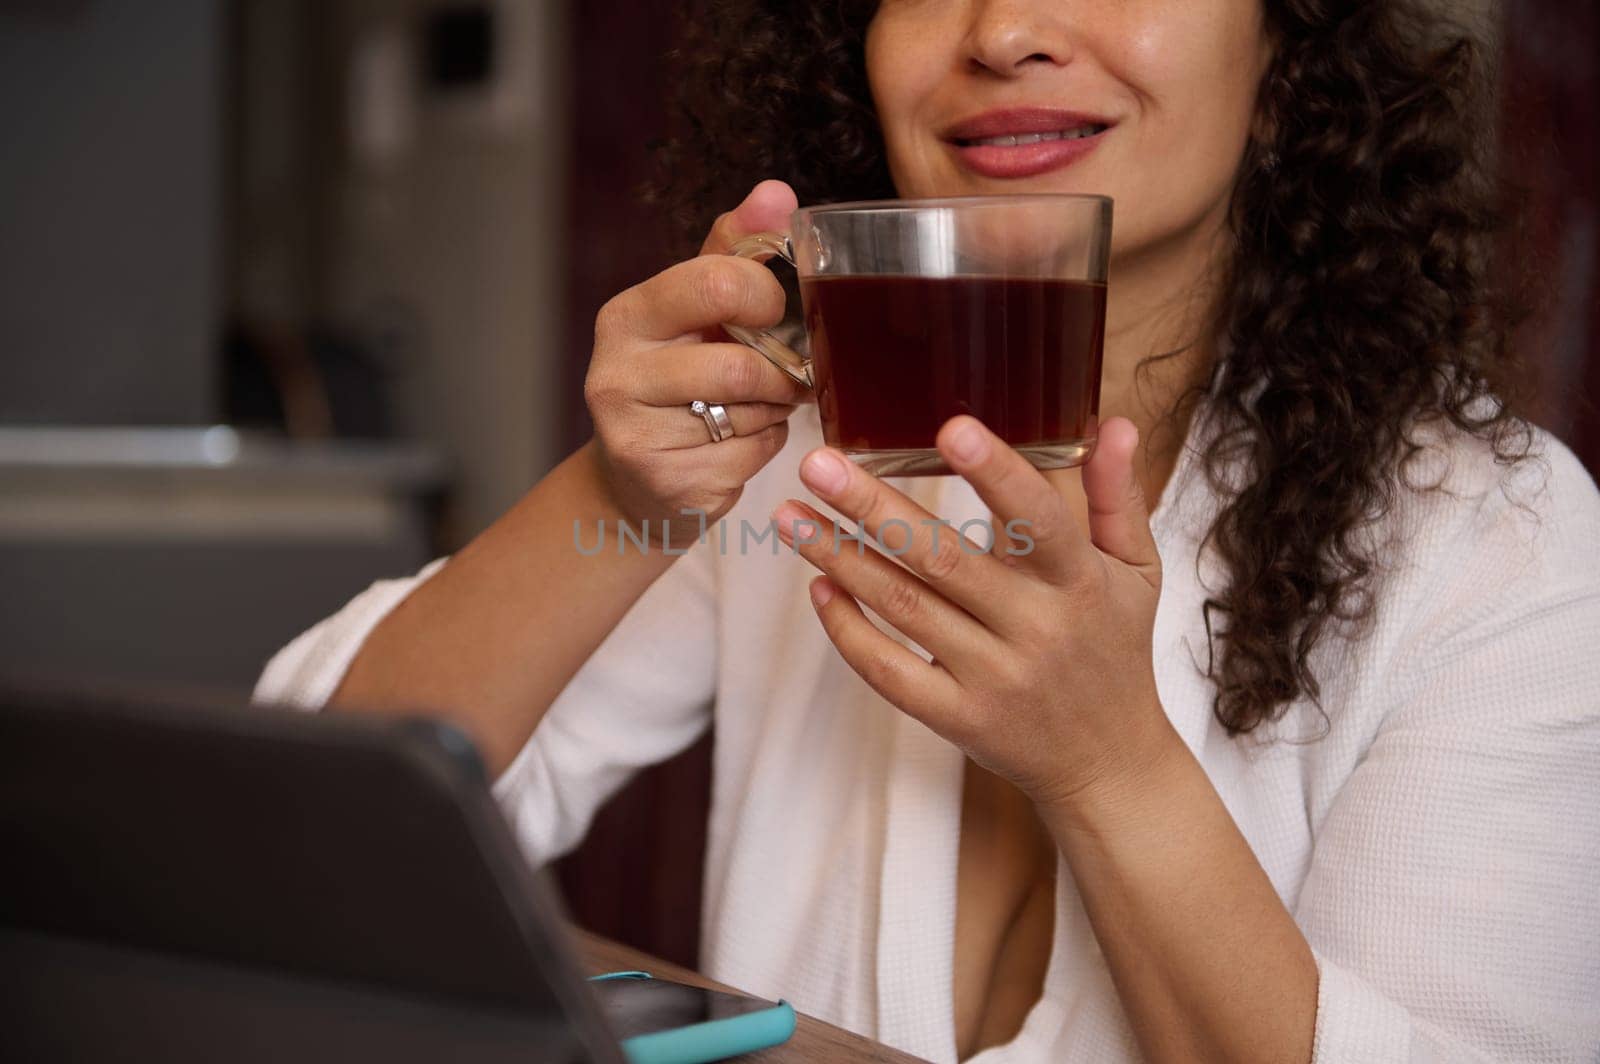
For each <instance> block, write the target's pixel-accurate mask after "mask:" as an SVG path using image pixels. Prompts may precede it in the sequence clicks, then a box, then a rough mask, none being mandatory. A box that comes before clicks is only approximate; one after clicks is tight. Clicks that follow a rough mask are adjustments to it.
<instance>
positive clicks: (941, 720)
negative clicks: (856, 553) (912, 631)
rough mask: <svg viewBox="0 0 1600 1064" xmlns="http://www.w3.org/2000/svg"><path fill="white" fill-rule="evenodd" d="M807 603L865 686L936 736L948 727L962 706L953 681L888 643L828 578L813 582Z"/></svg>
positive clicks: (891, 642)
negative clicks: (864, 682) (924, 725)
mask: <svg viewBox="0 0 1600 1064" xmlns="http://www.w3.org/2000/svg"><path fill="white" fill-rule="evenodd" d="M811 604H812V605H813V606H814V607H815V608H816V611H817V617H818V619H819V620H821V621H822V629H823V631H825V632H826V633H827V634H828V639H829V640H830V641H831V642H832V643H833V645H834V646H835V647H836V648H837V649H838V651H839V656H840V657H842V658H844V660H845V664H847V665H849V666H850V667H851V668H852V669H854V670H855V672H856V675H858V676H860V677H861V678H862V679H863V680H865V681H866V682H867V686H868V687H871V688H872V689H873V690H874V691H876V692H878V694H880V695H882V696H883V697H884V698H885V699H886V700H887V701H888V702H890V703H891V704H893V705H894V706H896V707H898V708H899V709H900V710H901V711H903V712H904V713H906V714H907V715H909V716H911V717H914V718H916V719H917V720H920V721H922V722H923V723H924V724H926V725H927V726H928V727H929V728H932V729H933V730H934V731H936V732H942V731H943V730H945V729H947V728H948V725H949V722H950V721H951V720H952V719H953V717H954V715H955V714H956V713H957V712H959V707H960V705H961V687H960V685H959V684H957V683H956V681H955V679H954V677H952V676H951V675H950V674H949V673H948V672H946V671H945V670H944V669H942V668H940V667H939V666H937V665H931V664H929V663H928V662H926V661H923V660H922V659H921V658H919V657H918V656H917V655H916V654H913V653H912V652H911V651H910V650H909V649H907V648H906V647H903V646H901V645H900V644H899V643H896V642H895V641H894V640H893V639H890V638H889V637H888V635H886V634H885V633H883V632H882V631H880V630H879V629H878V627H877V625H875V624H873V623H872V622H871V621H869V620H867V615H866V614H864V613H862V612H861V607H860V606H859V605H858V604H857V603H856V601H855V600H854V599H853V598H851V597H850V595H849V594H848V593H847V592H845V591H843V590H841V589H840V588H839V587H838V586H837V585H836V584H834V583H833V582H832V581H831V580H829V579H828V578H827V577H825V576H819V577H817V578H816V579H815V580H813V581H811Z"/></svg>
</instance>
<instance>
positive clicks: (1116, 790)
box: [1035, 703, 1209, 856]
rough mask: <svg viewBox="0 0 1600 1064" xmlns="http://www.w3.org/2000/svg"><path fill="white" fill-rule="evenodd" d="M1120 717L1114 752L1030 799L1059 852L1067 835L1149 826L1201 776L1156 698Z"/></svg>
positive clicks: (1074, 836) (1069, 837)
mask: <svg viewBox="0 0 1600 1064" xmlns="http://www.w3.org/2000/svg"><path fill="white" fill-rule="evenodd" d="M1124 719H1125V720H1127V721H1129V722H1130V727H1129V728H1128V729H1127V730H1126V731H1125V732H1124V733H1123V734H1122V735H1120V736H1119V737H1118V740H1117V745H1116V747H1115V749H1114V751H1113V752H1110V753H1108V754H1106V755H1104V756H1103V757H1102V758H1101V759H1100V763H1099V764H1097V765H1095V766H1093V767H1092V768H1090V769H1088V770H1086V771H1081V772H1080V773H1079V779H1078V780H1077V781H1076V783H1075V784H1074V785H1073V786H1072V787H1071V788H1070V789H1064V790H1062V791H1061V792H1060V793H1057V794H1051V795H1048V796H1044V797H1041V798H1040V799H1036V801H1035V807H1036V808H1037V810H1038V814H1039V819H1040V821H1041V822H1042V823H1043V824H1044V825H1045V827H1046V828H1047V829H1048V830H1049V831H1050V833H1051V835H1052V836H1053V837H1054V838H1055V839H1056V842H1057V845H1058V847H1060V848H1062V849H1063V852H1065V851H1066V845H1065V844H1066V843H1067V842H1068V841H1070V840H1075V839H1076V840H1081V839H1084V838H1093V837H1097V836H1103V835H1105V834H1107V833H1111V832H1117V831H1119V830H1120V829H1121V826H1122V825H1127V824H1138V825H1142V826H1148V825H1149V824H1150V823H1151V821H1152V818H1158V819H1159V818H1162V817H1164V816H1165V815H1166V811H1170V808H1171V805H1172V803H1173V802H1174V801H1177V802H1178V803H1179V804H1181V803H1182V802H1183V801H1184V799H1183V797H1182V796H1183V794H1184V793H1185V792H1186V791H1187V790H1188V788H1189V787H1190V786H1192V785H1193V784H1194V783H1195V781H1196V776H1195V774H1196V773H1198V779H1199V780H1201V781H1205V773H1204V770H1203V769H1201V768H1200V766H1199V764H1198V763H1197V762H1196V761H1195V759H1194V756H1193V754H1192V753H1191V752H1190V751H1189V748H1188V747H1187V746H1185V745H1184V742H1183V738H1182V737H1181V736H1180V735H1178V733H1177V731H1176V730H1175V729H1174V728H1173V727H1172V723H1171V721H1169V720H1168V719H1167V715H1166V711H1165V710H1164V709H1162V707H1161V706H1160V704H1159V703H1157V704H1156V705H1155V706H1153V707H1152V708H1151V709H1150V710H1147V711H1145V712H1143V713H1137V714H1128V715H1126V716H1125V717H1124ZM1208 785H1209V784H1208ZM1069 856H1070V855H1069Z"/></svg>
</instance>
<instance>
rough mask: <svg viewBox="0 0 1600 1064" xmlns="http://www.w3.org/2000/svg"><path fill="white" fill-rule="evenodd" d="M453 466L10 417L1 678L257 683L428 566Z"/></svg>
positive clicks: (423, 453) (2, 458) (2, 452)
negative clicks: (379, 592)
mask: <svg viewBox="0 0 1600 1064" xmlns="http://www.w3.org/2000/svg"><path fill="white" fill-rule="evenodd" d="M447 473H448V469H447V466H446V463H445V462H444V461H443V460H442V459H441V457H440V456H439V455H438V454H437V453H435V452H432V451H430V450H427V449H424V448H421V447H418V446H416V445H413V444H405V443H390V442H379V441H344V440H341V441H327V442H315V443H299V442H290V441H287V440H283V439H280V438H276V437H271V436H266V435H253V434H251V433H247V432H241V431H236V430H234V429H232V428H230V427H227V426H209V427H198V428H64V427H43V426H41V427H5V428H0V587H3V588H5V594H4V596H3V598H0V603H3V604H0V674H6V673H10V674H14V675H23V676H27V677H30V678H41V679H51V678H63V677H65V678H70V679H74V680H94V681H104V682H110V683H134V684H159V685H162V686H192V687H204V688H215V689H227V690H242V689H247V688H248V687H249V686H250V685H251V684H252V683H253V682H254V680H255V677H256V676H257V675H258V674H259V672H260V669H261V667H262V665H264V664H265V662H266V660H267V658H268V657H269V656H270V655H271V653H272V652H273V651H274V650H276V649H277V648H278V647H279V646H281V645H283V644H284V643H285V642H287V641H288V640H289V639H290V638H292V637H293V636H294V635H295V634H297V633H298V632H300V631H302V630H303V629H305V628H307V627H309V626H310V625H311V624H313V623H314V622H316V621H317V620H319V619H320V618H322V617H323V616H326V615H327V614H328V613H331V612H332V611H333V610H335V609H337V608H338V607H339V605H341V604H342V603H343V602H345V601H346V600H348V599H349V598H350V596H351V595H353V594H355V593H356V592H358V591H360V590H361V589H362V588H364V587H366V586H367V585H368V584H370V583H371V582H372V581H374V580H377V579H381V578H384V577H390V576H398V575H404V574H406V573H409V572H411V571H413V570H415V569H416V568H418V567H420V566H421V565H422V564H424V563H425V562H426V561H427V560H428V558H429V556H430V554H431V552H432V546H431V544H432V539H433V536H432V523H433V512H434V510H435V503H436V501H437V500H438V499H439V498H440V496H441V493H442V492H443V490H444V489H445V487H446V485H447V483H448V481H447Z"/></svg>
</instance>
